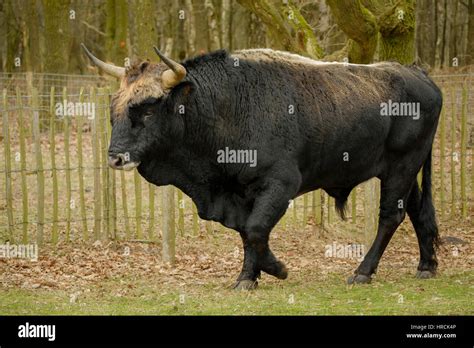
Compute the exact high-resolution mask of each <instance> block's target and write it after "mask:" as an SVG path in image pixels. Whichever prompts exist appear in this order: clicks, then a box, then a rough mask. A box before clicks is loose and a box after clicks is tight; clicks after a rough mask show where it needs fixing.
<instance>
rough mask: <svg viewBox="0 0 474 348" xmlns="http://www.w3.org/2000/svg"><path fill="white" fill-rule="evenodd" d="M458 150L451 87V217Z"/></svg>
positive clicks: (454, 107) (454, 195)
mask: <svg viewBox="0 0 474 348" xmlns="http://www.w3.org/2000/svg"><path fill="white" fill-rule="evenodd" d="M455 152H456V98H455V94H454V89H453V88H452V87H451V217H454V215H455V212H456V164H455V163H454V162H455V161H454V154H455Z"/></svg>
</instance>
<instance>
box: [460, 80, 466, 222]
mask: <svg viewBox="0 0 474 348" xmlns="http://www.w3.org/2000/svg"><path fill="white" fill-rule="evenodd" d="M466 92H467V91H466V86H463V89H462V99H461V204H462V209H461V214H462V217H463V219H465V218H466V217H467V196H466V171H467V170H466V167H467V115H466V103H467V93H466Z"/></svg>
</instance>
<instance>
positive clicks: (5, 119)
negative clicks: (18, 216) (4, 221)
mask: <svg viewBox="0 0 474 348" xmlns="http://www.w3.org/2000/svg"><path fill="white" fill-rule="evenodd" d="M3 109H4V112H3V138H4V142H5V147H4V152H5V193H6V200H7V202H6V203H7V218H8V235H9V239H10V241H14V240H15V239H14V221H13V194H12V177H11V175H12V173H11V169H12V164H11V153H10V133H9V124H8V103H7V90H6V89H4V90H3Z"/></svg>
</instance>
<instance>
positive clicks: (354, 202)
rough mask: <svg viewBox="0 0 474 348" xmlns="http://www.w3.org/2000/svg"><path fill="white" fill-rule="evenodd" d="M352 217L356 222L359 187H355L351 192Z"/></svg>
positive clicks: (353, 221)
mask: <svg viewBox="0 0 474 348" xmlns="http://www.w3.org/2000/svg"><path fill="white" fill-rule="evenodd" d="M351 217H352V223H353V224H355V223H356V218H357V187H354V188H353V189H352V192H351Z"/></svg>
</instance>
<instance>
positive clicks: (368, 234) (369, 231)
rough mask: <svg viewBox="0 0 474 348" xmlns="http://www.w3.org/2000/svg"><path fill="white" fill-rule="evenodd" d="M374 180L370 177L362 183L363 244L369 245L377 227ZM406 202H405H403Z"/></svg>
mask: <svg viewBox="0 0 474 348" xmlns="http://www.w3.org/2000/svg"><path fill="white" fill-rule="evenodd" d="M375 185H376V181H375V179H371V180H369V181H367V182H366V183H365V184H364V226H365V245H366V246H370V243H371V241H372V239H373V237H374V234H375V232H376V229H377V223H376V218H375V217H376V216H377V214H376V213H375V210H376V203H375V202H376V199H377V198H376V188H375ZM403 204H406V202H403Z"/></svg>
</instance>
